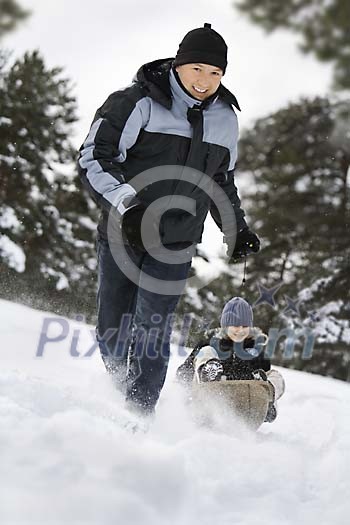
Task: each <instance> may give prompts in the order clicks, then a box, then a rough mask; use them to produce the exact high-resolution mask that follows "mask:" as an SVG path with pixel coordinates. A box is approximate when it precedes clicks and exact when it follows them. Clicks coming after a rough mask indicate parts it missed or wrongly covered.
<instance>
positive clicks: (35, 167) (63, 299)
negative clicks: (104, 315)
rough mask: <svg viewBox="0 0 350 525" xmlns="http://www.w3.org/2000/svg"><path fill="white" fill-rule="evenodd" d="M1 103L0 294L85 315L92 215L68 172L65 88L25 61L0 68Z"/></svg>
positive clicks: (29, 57)
mask: <svg viewBox="0 0 350 525" xmlns="http://www.w3.org/2000/svg"><path fill="white" fill-rule="evenodd" d="M0 101H1V102H0V105H1V107H0V114H1V115H2V118H1V121H0V176H1V188H0V202H1V206H0V235H1V236H0V266H1V275H2V287H1V288H2V291H1V293H2V295H3V296H5V297H8V298H12V299H13V298H15V299H16V298H17V299H21V300H22V301H24V302H29V303H30V304H31V305H33V306H39V305H40V306H44V307H46V308H49V309H52V310H54V311H62V312H65V313H68V312H69V310H71V311H74V310H75V311H79V310H82V308H83V307H84V308H83V310H84V309H86V308H88V305H89V302H90V308H91V303H92V304H93V300H92V299H91V298H92V296H93V295H94V293H95V277H94V271H93V270H94V268H95V255H94V250H93V234H92V231H91V230H92V229H94V224H93V222H92V220H91V217H93V216H94V209H89V207H88V206H89V205H90V206H91V203H89V204H87V201H86V199H85V196H84V195H82V189H81V186H80V183H79V181H78V180H77V174H76V170H75V163H74V157H75V156H76V153H75V151H74V149H73V146H72V144H71V143H70V136H71V134H72V126H73V124H74V123H75V121H76V120H77V117H76V102H75V99H74V97H73V96H72V95H71V88H70V85H69V81H68V80H67V79H65V78H63V77H62V69H61V68H54V69H47V68H46V67H45V64H44V61H43V59H42V58H41V57H40V55H39V53H38V52H37V51H35V52H33V53H26V54H25V55H24V57H23V59H20V60H17V61H16V62H15V63H14V64H13V65H12V67H11V68H10V69H9V70H6V67H5V66H4V65H3V67H2V76H1V88H0Z"/></svg>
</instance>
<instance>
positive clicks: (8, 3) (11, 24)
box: [0, 0, 30, 38]
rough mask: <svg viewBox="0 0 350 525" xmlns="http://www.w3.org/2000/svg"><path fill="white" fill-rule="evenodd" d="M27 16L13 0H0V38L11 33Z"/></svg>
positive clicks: (26, 12)
mask: <svg viewBox="0 0 350 525" xmlns="http://www.w3.org/2000/svg"><path fill="white" fill-rule="evenodd" d="M29 14H30V13H29V11H27V10H25V9H23V8H22V7H21V6H20V5H19V4H18V2H16V1H15V0H0V38H2V37H3V36H4V35H5V34H6V33H8V32H10V31H13V30H14V29H15V28H16V26H17V24H18V23H19V22H21V21H23V20H25V19H26V18H27V17H28V16H29Z"/></svg>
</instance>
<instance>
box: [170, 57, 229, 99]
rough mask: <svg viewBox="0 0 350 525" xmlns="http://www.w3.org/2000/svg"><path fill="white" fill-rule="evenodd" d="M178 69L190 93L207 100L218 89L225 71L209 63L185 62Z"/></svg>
mask: <svg viewBox="0 0 350 525" xmlns="http://www.w3.org/2000/svg"><path fill="white" fill-rule="evenodd" d="M176 71H177V73H178V75H179V77H180V80H181V82H182V83H183V85H184V86H185V88H186V89H187V91H188V92H189V93H191V95H192V96H193V97H194V98H197V99H198V100H205V99H206V98H208V97H210V95H212V94H213V93H215V91H216V90H217V89H218V87H219V84H220V81H221V78H222V76H223V71H222V69H220V68H219V67H216V66H210V65H209V64H184V65H182V66H177V67H176Z"/></svg>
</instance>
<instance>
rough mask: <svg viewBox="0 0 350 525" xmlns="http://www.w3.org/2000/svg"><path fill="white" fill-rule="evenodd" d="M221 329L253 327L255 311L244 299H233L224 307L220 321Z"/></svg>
mask: <svg viewBox="0 0 350 525" xmlns="http://www.w3.org/2000/svg"><path fill="white" fill-rule="evenodd" d="M220 324H221V327H222V328H224V327H226V326H253V310H252V307H251V306H250V304H249V303H247V301H245V300H244V299H242V297H233V298H232V299H230V300H229V301H228V302H227V303H226V304H225V306H224V309H223V311H222V314H221V319H220Z"/></svg>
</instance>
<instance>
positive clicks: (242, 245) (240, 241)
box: [225, 228, 260, 264]
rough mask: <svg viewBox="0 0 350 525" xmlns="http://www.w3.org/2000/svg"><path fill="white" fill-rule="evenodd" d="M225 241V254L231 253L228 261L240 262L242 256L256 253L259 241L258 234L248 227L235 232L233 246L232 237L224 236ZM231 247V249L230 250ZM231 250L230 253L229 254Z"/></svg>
mask: <svg viewBox="0 0 350 525" xmlns="http://www.w3.org/2000/svg"><path fill="white" fill-rule="evenodd" d="M225 242H226V243H227V245H228V248H227V252H226V253H227V255H229V256H230V255H231V257H230V260H229V263H231V264H232V263H237V262H240V260H241V259H243V257H245V256H246V255H249V254H250V253H257V252H258V251H259V250H260V241H259V238H258V236H257V235H256V234H255V233H253V232H252V231H250V229H249V228H244V229H243V230H241V231H240V232H238V233H237V237H236V242H235V245H234V247H233V242H234V239H233V237H225ZM232 249H233V251H232ZM231 252H232V254H231Z"/></svg>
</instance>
